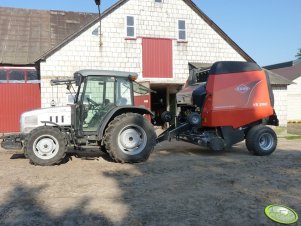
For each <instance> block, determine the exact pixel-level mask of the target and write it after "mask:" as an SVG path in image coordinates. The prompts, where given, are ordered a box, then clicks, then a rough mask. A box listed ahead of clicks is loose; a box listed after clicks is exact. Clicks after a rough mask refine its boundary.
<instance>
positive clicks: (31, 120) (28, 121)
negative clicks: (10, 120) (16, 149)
mask: <svg viewBox="0 0 301 226" xmlns="http://www.w3.org/2000/svg"><path fill="white" fill-rule="evenodd" d="M24 124H25V125H28V126H35V125H37V124H38V117H37V116H36V115H32V116H27V117H25V119H24Z"/></svg>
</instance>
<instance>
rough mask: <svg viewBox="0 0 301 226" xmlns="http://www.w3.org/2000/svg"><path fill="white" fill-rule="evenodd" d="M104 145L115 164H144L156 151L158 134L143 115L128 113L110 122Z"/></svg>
mask: <svg viewBox="0 0 301 226" xmlns="http://www.w3.org/2000/svg"><path fill="white" fill-rule="evenodd" d="M104 144H105V147H106V150H107V152H108V154H109V155H110V157H111V158H112V159H113V160H114V161H115V162H121V163H137V162H143V161H146V160H147V159H148V157H149V156H150V154H151V152H152V151H153V149H154V146H155V144H156V134H155V130H154V128H153V126H152V124H151V123H150V122H149V121H147V120H146V119H145V118H144V117H143V116H142V115H140V114H136V113H126V114H122V115H119V116H117V117H115V118H114V119H113V120H112V121H111V122H110V124H109V125H108V128H107V129H106V131H105V136H104Z"/></svg>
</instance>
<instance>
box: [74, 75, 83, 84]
mask: <svg viewBox="0 0 301 226" xmlns="http://www.w3.org/2000/svg"><path fill="white" fill-rule="evenodd" d="M74 80H75V85H76V86H79V85H80V84H81V83H82V75H81V74H78V73H76V74H74Z"/></svg>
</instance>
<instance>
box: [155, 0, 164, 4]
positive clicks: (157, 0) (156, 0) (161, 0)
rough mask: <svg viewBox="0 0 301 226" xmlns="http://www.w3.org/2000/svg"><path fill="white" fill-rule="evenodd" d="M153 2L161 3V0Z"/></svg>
mask: <svg viewBox="0 0 301 226" xmlns="http://www.w3.org/2000/svg"><path fill="white" fill-rule="evenodd" d="M155 2H158V3H162V2H163V0H155Z"/></svg>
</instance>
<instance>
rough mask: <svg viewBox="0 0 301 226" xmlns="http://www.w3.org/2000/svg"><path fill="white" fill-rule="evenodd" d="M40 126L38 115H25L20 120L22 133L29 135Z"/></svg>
mask: <svg viewBox="0 0 301 226" xmlns="http://www.w3.org/2000/svg"><path fill="white" fill-rule="evenodd" d="M37 125H38V116H37V115H28V113H24V114H22V115H21V118H20V127H21V128H20V129H21V132H22V133H28V132H29V131H28V130H30V129H31V128H34V127H36V126H37Z"/></svg>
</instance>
